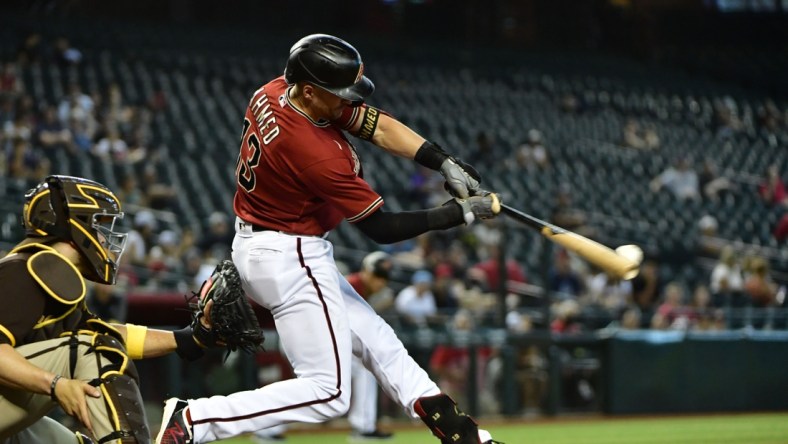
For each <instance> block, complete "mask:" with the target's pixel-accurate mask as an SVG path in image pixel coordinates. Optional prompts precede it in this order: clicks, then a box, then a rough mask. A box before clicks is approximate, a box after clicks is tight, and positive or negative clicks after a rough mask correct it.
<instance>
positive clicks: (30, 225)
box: [25, 189, 49, 236]
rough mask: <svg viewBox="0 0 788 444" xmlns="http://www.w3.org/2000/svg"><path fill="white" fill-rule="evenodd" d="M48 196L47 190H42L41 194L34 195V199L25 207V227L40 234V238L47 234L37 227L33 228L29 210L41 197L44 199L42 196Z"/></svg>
mask: <svg viewBox="0 0 788 444" xmlns="http://www.w3.org/2000/svg"><path fill="white" fill-rule="evenodd" d="M48 194H49V189H46V190H44V191H43V192H41V193H39V194H38V195H36V196H35V197H33V199H32V200H31V201H30V203H29V204H27V206H26V207H25V213H26V214H25V219H27V226H28V227H31V228H33V229H35V230H36V233H37V234H40V235H42V236H46V235H47V232H46V231H44V230H42V229H40V228H37V227H34V226H33V222H31V221H30V210H31V209H32V208H33V207H34V206H35V203H36V201H37V200H38V199H40V198H42V197H44V196H46V195H48Z"/></svg>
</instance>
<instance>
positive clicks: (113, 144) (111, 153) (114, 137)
mask: <svg viewBox="0 0 788 444" xmlns="http://www.w3.org/2000/svg"><path fill="white" fill-rule="evenodd" d="M128 151H129V147H128V145H126V141H125V140H123V139H122V138H121V137H120V132H119V131H118V130H117V128H114V127H112V128H109V129H108V130H107V135H106V136H105V137H102V138H101V139H100V140H99V141H98V142H96V145H94V146H93V150H92V153H93V155H94V156H96V157H98V158H100V159H102V160H105V161H109V160H111V161H113V162H116V163H120V162H122V161H123V159H125V158H126V155H127V154H128Z"/></svg>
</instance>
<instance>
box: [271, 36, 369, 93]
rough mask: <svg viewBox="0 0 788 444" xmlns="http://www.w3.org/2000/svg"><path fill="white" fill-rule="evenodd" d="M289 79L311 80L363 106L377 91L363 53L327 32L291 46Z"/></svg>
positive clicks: (292, 81) (287, 68)
mask: <svg viewBox="0 0 788 444" xmlns="http://www.w3.org/2000/svg"><path fill="white" fill-rule="evenodd" d="M285 81H287V83H288V84H290V85H293V84H295V83H296V82H309V83H312V84H314V85H317V86H319V87H320V88H323V89H325V90H327V91H330V92H331V93H333V94H335V95H337V96H339V97H341V98H343V99H345V100H350V101H351V102H353V104H354V105H360V104H361V103H362V102H363V101H364V99H366V98H367V97H369V96H370V95H372V93H373V92H374V91H375V84H374V83H372V81H371V80H369V79H368V78H367V77H365V76H364V63H363V62H362V61H361V55H360V54H359V53H358V51H356V48H354V47H353V46H351V45H350V43H348V42H346V41H344V40H342V39H340V38H337V37H334V36H330V35H326V34H312V35H308V36H306V37H304V38H302V39H301V40H299V41H298V42H296V44H295V45H293V47H292V48H290V57H289V58H288V59H287V67H285Z"/></svg>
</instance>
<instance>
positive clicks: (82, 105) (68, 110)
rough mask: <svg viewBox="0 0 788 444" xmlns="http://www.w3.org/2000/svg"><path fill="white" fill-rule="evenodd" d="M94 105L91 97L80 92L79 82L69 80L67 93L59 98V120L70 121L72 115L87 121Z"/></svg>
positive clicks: (91, 114) (90, 116)
mask: <svg viewBox="0 0 788 444" xmlns="http://www.w3.org/2000/svg"><path fill="white" fill-rule="evenodd" d="M94 106H95V102H94V100H93V98H92V97H90V96H89V95H87V94H85V93H83V92H82V89H81V88H80V86H79V83H77V82H71V83H69V85H68V93H67V95H66V96H65V97H64V98H63V99H61V100H60V104H59V105H58V108H57V115H58V118H60V121H61V122H70V121H71V118H72V117H74V118H77V119H78V120H85V121H87V120H88V119H93V109H94Z"/></svg>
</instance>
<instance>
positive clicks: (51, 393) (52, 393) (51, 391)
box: [49, 375, 62, 402]
mask: <svg viewBox="0 0 788 444" xmlns="http://www.w3.org/2000/svg"><path fill="white" fill-rule="evenodd" d="M61 378H62V376H60V375H55V377H54V378H52V383H51V384H49V397H50V398H52V400H53V401H55V402H58V400H57V395H56V394H55V387H56V386H57V382H58V381H60V379H61Z"/></svg>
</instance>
